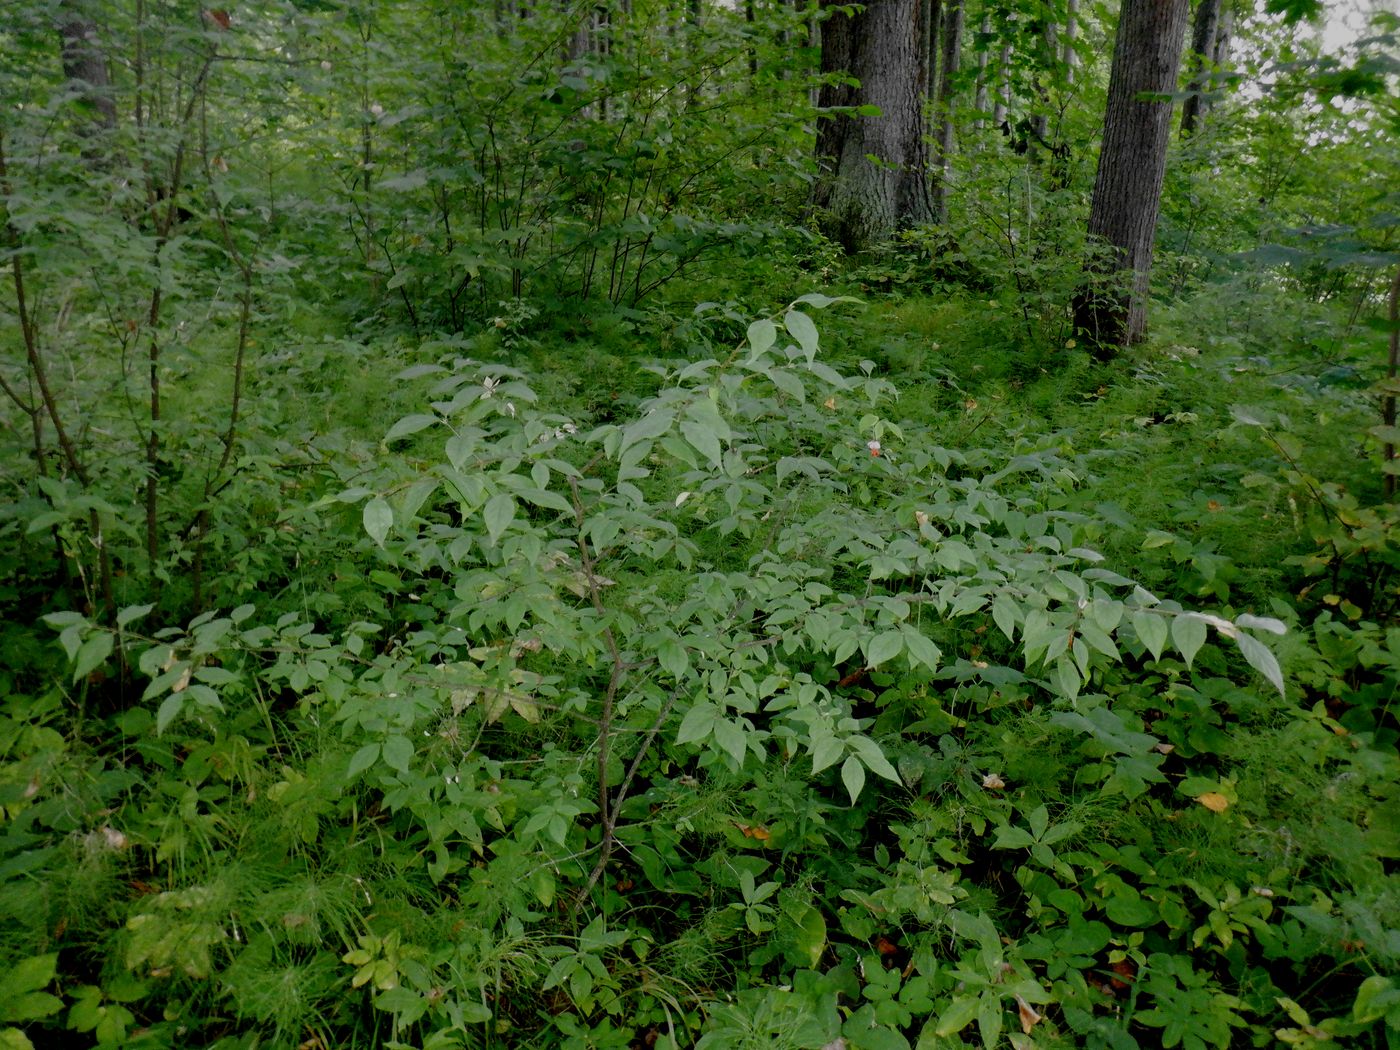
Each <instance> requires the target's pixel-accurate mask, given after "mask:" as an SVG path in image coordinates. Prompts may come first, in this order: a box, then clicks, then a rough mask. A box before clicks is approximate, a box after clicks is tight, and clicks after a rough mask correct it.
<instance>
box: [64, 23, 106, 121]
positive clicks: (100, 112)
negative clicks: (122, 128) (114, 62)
mask: <svg viewBox="0 0 1400 1050" xmlns="http://www.w3.org/2000/svg"><path fill="white" fill-rule="evenodd" d="M58 32H59V35H60V37H62V41H63V75H64V76H66V77H67V78H68V80H69V82H70V83H71V84H72V85H73V88H74V89H75V90H76V91H77V92H78V93H79V95H80V97H81V98H82V99H83V101H84V102H85V103H87V105H88V106H89V107H90V109H91V111H92V120H93V123H94V124H97V125H99V126H101V127H103V128H113V127H115V126H116V123H117V103H116V100H114V99H113V98H112V91H111V83H110V81H109V80H108V79H107V63H106V61H105V60H104V59H103V57H102V50H101V48H99V47H98V45H97V25H96V23H95V22H93V20H92V19H91V18H89V17H87V13H86V12H85V11H83V10H81V9H80V7H79V6H78V5H77V4H76V3H73V2H72V0H68V2H65V3H63V4H60V5H59V9H58Z"/></svg>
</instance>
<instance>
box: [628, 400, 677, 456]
mask: <svg viewBox="0 0 1400 1050" xmlns="http://www.w3.org/2000/svg"><path fill="white" fill-rule="evenodd" d="M675 421H676V414H675V413H674V412H673V411H671V410H670V409H669V408H655V409H652V410H651V411H650V412H648V413H647V414H646V415H644V416H643V417H642V418H641V419H638V420H636V421H635V422H632V423H630V424H628V426H627V428H626V429H625V430H623V432H622V443H621V444H620V445H618V448H617V451H618V454H619V455H621V454H622V453H623V452H625V451H626V450H627V449H628V447H630V446H632V445H635V444H636V443H637V442H638V441H648V440H650V439H652V438H658V437H660V436H661V435H662V434H664V433H666V431H668V430H670V429H671V424H672V423H674V422H675Z"/></svg>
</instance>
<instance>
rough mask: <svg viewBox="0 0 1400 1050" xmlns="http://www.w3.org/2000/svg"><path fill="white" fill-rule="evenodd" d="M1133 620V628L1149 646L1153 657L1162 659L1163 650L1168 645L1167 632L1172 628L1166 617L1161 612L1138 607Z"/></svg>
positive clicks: (1148, 649) (1148, 648)
mask: <svg viewBox="0 0 1400 1050" xmlns="http://www.w3.org/2000/svg"><path fill="white" fill-rule="evenodd" d="M1132 621H1133V630H1135V631H1136V632H1137V636H1138V637H1139V638H1140V639H1142V644H1143V645H1145V646H1147V651H1148V652H1150V653H1151V654H1152V658H1153V659H1154V660H1160V659H1161V658H1162V650H1164V649H1165V648H1166V647H1167V632H1168V631H1170V630H1171V628H1170V627H1169V626H1168V624H1167V619H1166V617H1165V616H1163V615H1162V614H1160V613H1154V612H1149V611H1148V610H1146V609H1138V610H1135V611H1134V612H1133V615H1132Z"/></svg>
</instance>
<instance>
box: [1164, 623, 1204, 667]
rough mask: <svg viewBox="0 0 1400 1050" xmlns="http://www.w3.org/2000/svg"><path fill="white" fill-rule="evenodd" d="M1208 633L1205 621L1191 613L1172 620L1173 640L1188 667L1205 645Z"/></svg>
mask: <svg viewBox="0 0 1400 1050" xmlns="http://www.w3.org/2000/svg"><path fill="white" fill-rule="evenodd" d="M1207 633H1208V632H1207V630H1206V623H1205V621H1204V620H1202V619H1200V618H1199V617H1197V616H1192V615H1191V614H1189V613H1187V614H1184V615H1181V616H1177V617H1176V618H1175V619H1173V620H1172V641H1173V642H1175V643H1176V647H1177V650H1178V651H1179V652H1180V653H1181V658H1182V659H1183V660H1185V661H1186V666H1187V667H1188V668H1189V667H1190V666H1191V661H1192V660H1194V659H1195V658H1196V654H1197V653H1198V652H1200V651H1201V646H1203V645H1205V643H1206V634H1207Z"/></svg>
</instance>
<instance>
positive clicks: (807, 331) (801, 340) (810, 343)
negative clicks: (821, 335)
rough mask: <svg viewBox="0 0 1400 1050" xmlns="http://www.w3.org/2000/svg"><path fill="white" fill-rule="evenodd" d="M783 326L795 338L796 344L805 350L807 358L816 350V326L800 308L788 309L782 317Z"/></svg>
mask: <svg viewBox="0 0 1400 1050" xmlns="http://www.w3.org/2000/svg"><path fill="white" fill-rule="evenodd" d="M783 327H784V328H786V329H787V330H788V334H789V335H790V336H792V337H793V338H794V339H796V340H797V345H798V346H800V347H802V349H803V351H805V352H806V354H807V357H808V359H810V358H811V357H812V355H813V354H815V353H816V352H817V342H818V336H817V326H816V325H815V324H813V323H812V319H811V318H810V317H808V316H807V315H806V314H804V313H802V312H801V311H800V310H789V311H788V312H787V316H785V317H784V318H783Z"/></svg>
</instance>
